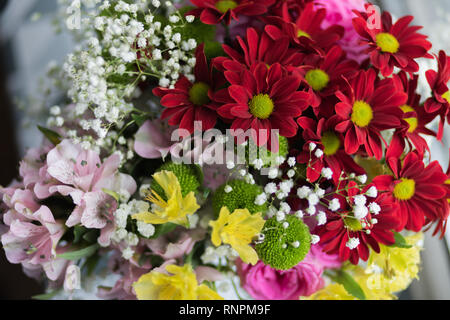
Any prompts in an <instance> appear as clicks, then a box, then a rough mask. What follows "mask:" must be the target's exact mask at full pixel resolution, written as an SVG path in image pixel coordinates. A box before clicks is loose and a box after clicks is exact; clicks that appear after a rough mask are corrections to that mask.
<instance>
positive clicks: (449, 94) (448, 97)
mask: <svg viewBox="0 0 450 320" xmlns="http://www.w3.org/2000/svg"><path fill="white" fill-rule="evenodd" d="M442 98H444V99H445V100H447V102H448V103H450V91H447V92H446V93H444V94H443V95H442Z"/></svg>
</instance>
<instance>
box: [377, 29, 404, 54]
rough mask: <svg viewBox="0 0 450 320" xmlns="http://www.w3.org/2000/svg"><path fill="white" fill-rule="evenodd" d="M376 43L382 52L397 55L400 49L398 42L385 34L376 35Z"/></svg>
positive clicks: (388, 34)
mask: <svg viewBox="0 0 450 320" xmlns="http://www.w3.org/2000/svg"><path fill="white" fill-rule="evenodd" d="M376 43H377V46H379V47H380V48H381V51H383V52H389V53H397V51H398V48H399V47H400V43H398V40H397V39H396V38H395V37H394V36H393V35H392V34H390V33H386V32H383V33H379V34H377V36H376Z"/></svg>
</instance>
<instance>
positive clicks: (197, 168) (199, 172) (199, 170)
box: [193, 164, 205, 185]
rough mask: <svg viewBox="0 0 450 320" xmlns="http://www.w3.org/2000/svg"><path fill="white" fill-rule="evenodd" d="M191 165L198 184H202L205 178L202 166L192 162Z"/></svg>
mask: <svg viewBox="0 0 450 320" xmlns="http://www.w3.org/2000/svg"><path fill="white" fill-rule="evenodd" d="M193 166H194V170H195V175H196V176H197V178H198V181H199V182H200V185H202V184H203V180H204V179H205V176H204V174H203V170H202V167H200V166H199V165H198V164H194V165H193Z"/></svg>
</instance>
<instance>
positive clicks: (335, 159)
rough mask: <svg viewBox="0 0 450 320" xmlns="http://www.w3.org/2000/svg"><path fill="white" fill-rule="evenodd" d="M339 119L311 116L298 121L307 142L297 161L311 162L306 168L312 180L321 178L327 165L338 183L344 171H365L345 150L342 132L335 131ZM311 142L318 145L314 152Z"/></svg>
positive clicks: (362, 172)
mask: <svg viewBox="0 0 450 320" xmlns="http://www.w3.org/2000/svg"><path fill="white" fill-rule="evenodd" d="M339 121H340V120H339V117H338V116H336V115H335V116H333V117H331V118H329V119H325V118H321V119H320V120H319V121H318V122H316V121H315V120H313V119H311V118H309V117H300V118H298V119H297V123H298V124H299V126H300V127H301V128H303V139H304V140H305V142H306V143H304V145H303V149H302V150H301V152H300V154H299V155H298V156H297V161H298V162H299V163H305V164H308V163H309V164H310V166H309V167H308V168H307V170H306V177H307V178H308V179H309V181H311V182H315V181H316V180H317V179H319V177H320V176H321V172H322V169H323V168H325V167H328V168H330V169H331V170H332V171H333V181H334V182H335V183H336V184H337V182H338V181H339V177H340V175H341V172H342V171H344V172H347V173H356V174H364V173H365V172H364V169H363V168H361V167H360V166H359V165H357V164H356V163H355V161H354V160H353V158H352V157H351V156H349V155H348V154H347V153H346V152H345V150H344V147H343V146H344V143H343V142H344V137H343V135H342V133H339V132H336V131H335V127H336V124H337V123H338V122H339ZM311 142H313V143H315V144H316V145H317V149H316V150H315V151H314V152H311V151H310V150H309V144H310V143H311ZM317 150H320V151H319V152H318V151H317ZM317 153H318V154H317ZM318 155H319V157H318Z"/></svg>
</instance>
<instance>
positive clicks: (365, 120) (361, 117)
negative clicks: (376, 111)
mask: <svg viewBox="0 0 450 320" xmlns="http://www.w3.org/2000/svg"><path fill="white" fill-rule="evenodd" d="M372 119H373V112H372V107H371V106H370V105H369V104H368V103H367V102H364V101H356V102H355V104H354V105H353V109H352V122H353V123H354V124H356V125H357V126H358V127H360V128H364V127H367V126H368V125H369V123H370V121H372Z"/></svg>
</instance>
